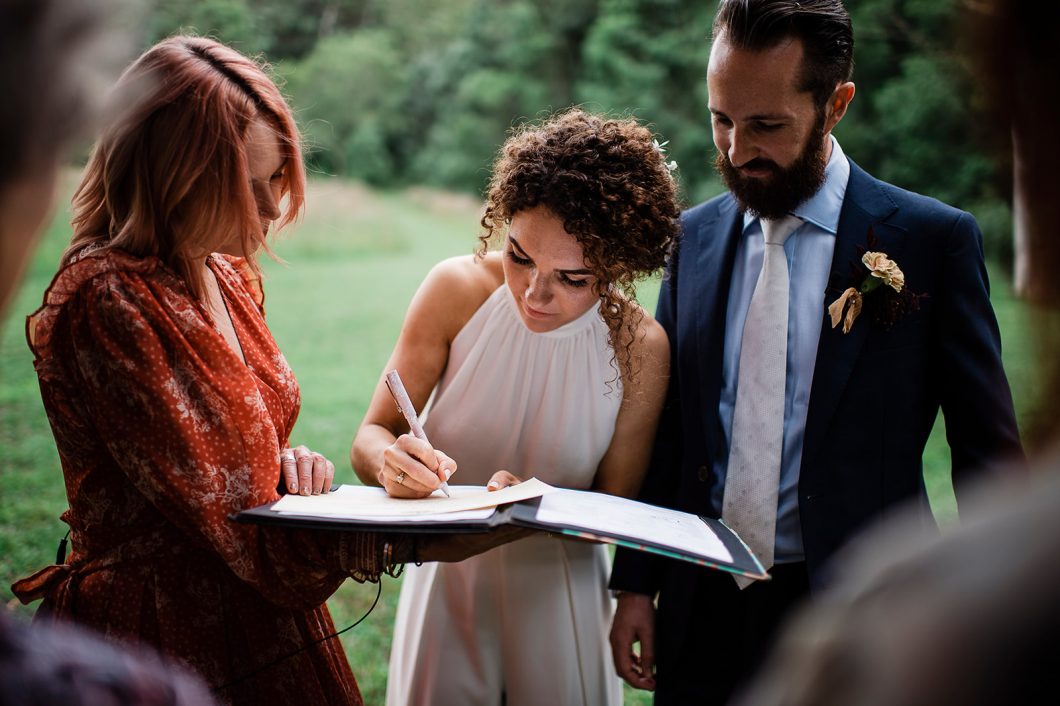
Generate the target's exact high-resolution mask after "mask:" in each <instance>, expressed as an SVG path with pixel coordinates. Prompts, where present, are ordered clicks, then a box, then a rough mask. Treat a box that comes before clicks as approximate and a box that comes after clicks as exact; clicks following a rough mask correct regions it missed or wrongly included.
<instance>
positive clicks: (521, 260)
mask: <svg viewBox="0 0 1060 706" xmlns="http://www.w3.org/2000/svg"><path fill="white" fill-rule="evenodd" d="M507 255H508V259H509V260H511V261H512V262H514V263H515V264H516V265H522V266H524V267H525V266H526V265H531V264H533V261H532V260H531V259H530V258H528V257H519V256H518V255H516V254H515V251H514V250H512V249H511V248H508V250H507Z"/></svg>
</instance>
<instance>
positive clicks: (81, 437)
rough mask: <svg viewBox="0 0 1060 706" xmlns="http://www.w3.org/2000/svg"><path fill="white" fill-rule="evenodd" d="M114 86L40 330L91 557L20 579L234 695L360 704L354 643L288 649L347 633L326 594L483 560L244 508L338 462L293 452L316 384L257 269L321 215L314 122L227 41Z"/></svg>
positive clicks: (55, 427)
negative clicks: (399, 573)
mask: <svg viewBox="0 0 1060 706" xmlns="http://www.w3.org/2000/svg"><path fill="white" fill-rule="evenodd" d="M117 96H118V100H119V101H120V103H119V104H120V105H122V106H123V107H122V111H121V115H120V116H119V117H118V118H117V119H115V120H114V121H113V123H112V124H111V125H110V126H109V127H108V128H107V129H106V130H105V131H104V133H103V135H102V137H101V139H100V141H99V144H98V145H97V147H96V150H95V152H94V154H93V156H92V158H91V161H90V162H89V164H88V166H87V168H86V170H85V175H84V179H83V181H82V183H81V186H80V188H79V189H78V191H77V193H76V195H75V198H74V237H73V241H72V243H71V246H70V248H69V249H68V250H67V252H66V254H65V256H64V258H63V262H62V266H61V268H60V270H59V272H58V274H57V275H56V276H55V279H54V281H53V282H52V285H51V287H50V288H49V289H48V291H47V293H46V294H45V300H44V305H43V306H42V307H41V309H40V310H39V311H37V312H36V313H35V314H34V315H33V316H31V317H30V318H29V321H28V325H27V334H28V338H29V344H30V347H31V348H32V349H33V352H34V354H35V366H36V370H37V375H38V377H39V379H40V388H41V395H42V397H43V400H44V406H45V409H46V410H47V413H48V417H49V420H50V422H51V426H52V431H53V433H54V436H55V441H56V445H57V446H58V450H59V456H60V459H61V462H62V467H63V473H64V475H65V479H66V492H67V498H68V500H69V510H68V511H67V512H66V513H64V515H63V519H64V520H65V521H66V522H67V523H68V524H69V526H70V530H71V538H72V545H73V553H72V554H71V556H70V557H69V560H68V563H65V564H61V565H55V566H49V567H47V568H45V569H43V570H41V571H39V572H37V573H36V574H34V575H33V576H30V577H28V578H25V579H22V580H21V581H19V582H18V583H16V584H15V586H14V587H13V590H14V592H15V593H16V595H17V596H18V597H19V598H20V599H21V600H23V601H24V602H29V601H32V600H35V599H38V598H43V599H44V602H43V604H42V607H41V614H47V615H52V616H57V617H60V618H64V619H71V620H74V621H77V622H79V623H81V624H84V625H88V626H90V627H93V628H95V629H97V630H100V631H102V632H103V633H105V634H106V635H108V636H110V637H112V638H115V639H122V640H129V641H143V642H147V643H150V644H152V645H155V646H157V647H158V648H160V649H161V650H162V651H163V652H166V653H168V654H170V655H173V656H176V657H178V658H180V659H181V660H183V661H184V662H185V663H186V664H187V665H189V666H190V667H192V668H193V669H195V670H196V671H198V672H199V673H200V674H201V675H202V676H203V677H204V678H205V679H206V680H207V682H208V683H209V684H210V685H211V687H212V688H213V689H215V691H216V694H217V696H218V697H219V698H220V699H222V700H225V701H229V702H232V703H248V704H249V703H254V704H265V703H277V704H279V703H284V704H286V703H306V704H310V703H312V704H325V703H326V704H360V703H361V697H360V694H359V692H358V689H357V684H356V681H355V680H354V677H353V674H352V673H351V671H350V668H349V665H348V663H347V661H346V658H345V655H344V654H343V652H342V647H341V645H340V643H339V641H338V640H337V639H326V640H323V641H322V642H321V643H320V644H318V645H313V646H309V647H307V648H306V649H304V650H303V651H301V652H298V653H297V654H295V655H294V656H290V657H287V658H285V659H281V658H283V657H284V656H285V655H289V654H290V653H292V652H295V651H296V650H298V649H299V648H302V647H305V646H307V645H310V643H313V642H315V641H316V640H318V639H321V638H324V637H325V636H328V635H330V634H331V633H333V632H334V625H333V624H332V621H331V618H330V616H329V614H328V611H327V609H326V608H325V607H324V605H323V603H324V601H325V600H326V599H327V598H328V596H330V595H331V594H332V593H333V592H334V591H335V590H336V589H337V588H338V586H339V585H340V584H341V583H342V582H343V581H344V580H345V579H346V578H347V577H349V576H352V577H353V578H355V579H356V580H358V581H364V580H370V581H375V580H378V578H379V576H380V574H381V573H383V572H387V571H392V570H393V569H394V567H396V566H397V565H398V564H399V563H400V562H403V561H407V560H410V559H414V558H419V559H428V560H429V559H439V560H446V559H459V558H462V557H463V556H467V555H468V554H469V553H472V552H473V551H475V550H476V549H475V548H473V547H471V546H469V545H468V544H467V543H466V542H464V541H462V540H454V541H446V540H444V539H443V540H439V541H437V542H435V541H434V540H431V542H432V543H431V544H426V543H423V542H421V544H420V547H419V554H418V556H415V555H414V554H415V549H416V548H415V547H414V546H413V545H412V543H411V542H410V541H409V540H407V539H403V538H400V537H390V536H386V535H376V534H353V533H351V534H345V533H314V532H297V531H288V530H276V529H265V528H261V527H257V526H250V525H243V524H236V523H234V522H231V521H230V520H228V519H227V518H228V516H229V515H230V514H231V513H233V512H237V511H239V510H242V509H245V508H248V507H252V506H256V505H260V504H262V503H266V502H269V501H272V500H275V499H277V498H278V494H277V489H278V487H284V489H285V490H287V491H289V492H300V493H303V494H305V493H311V492H321V491H326V490H327V489H328V488H329V486H330V485H331V478H332V474H333V473H334V467H333V466H332V465H331V463H330V462H329V461H327V460H326V459H324V458H323V457H322V456H320V455H319V454H314V453H312V452H310V451H308V450H307V449H305V448H304V447H297V448H295V449H291V448H290V446H289V444H290V442H289V436H290V434H291V429H292V427H293V426H294V422H295V419H296V417H297V416H298V409H299V391H298V384H297V382H296V381H295V378H294V375H293V374H292V372H291V370H290V368H289V367H288V366H287V362H286V361H285V360H284V357H283V354H282V353H281V352H280V351H279V349H278V348H277V347H276V343H275V342H274V341H273V338H272V336H271V334H270V333H269V330H268V328H267V327H266V325H265V319H264V310H263V301H264V297H263V293H262V289H261V283H260V279H259V276H258V267H257V265H256V262H255V254H256V253H257V252H258V251H259V250H260V249H261V248H262V247H263V245H264V240H265V236H266V234H267V232H268V230H269V227H270V225H271V224H272V222H273V221H275V220H279V223H280V225H281V226H282V225H284V224H287V223H289V222H290V221H292V220H293V219H294V218H296V217H297V215H298V213H299V211H300V209H301V206H302V197H303V191H304V185H305V176H304V171H303V166H302V162H301V157H300V152H299V141H298V134H297V130H296V128H295V124H294V120H293V118H292V115H291V111H290V109H289V108H288V106H287V105H286V103H285V102H284V100H283V98H282V96H281V95H280V93H279V91H278V90H277V88H276V87H275V85H274V84H273V83H272V82H271V81H270V80H269V78H268V77H267V76H266V75H265V73H263V71H262V69H261V68H260V67H259V66H258V65H257V64H256V63H254V62H253V61H251V60H249V59H247V58H246V57H244V56H242V55H241V54H239V53H237V52H235V51H233V50H231V49H229V48H226V47H224V46H223V45H220V44H218V43H217V42H214V41H211V40H207V39H200V38H189V37H175V38H171V39H167V40H165V41H163V42H161V43H159V44H158V45H156V46H155V47H153V48H152V49H150V50H148V51H147V52H146V53H145V54H144V55H143V56H142V57H140V59H138V60H137V61H136V62H135V63H134V64H133V65H132V66H131V67H130V68H129V69H128V70H127V71H126V73H125V75H124V76H123V77H122V80H121V81H120V82H119V85H118V91H117ZM283 199H286V201H285V203H284V204H283V206H284V208H282V209H281V200H283ZM500 539H503V538H498V537H494V539H493V540H490V541H492V543H497V541H499V540H500ZM454 542H455V543H454ZM485 548H486V547H485V546H483V547H481V549H485ZM275 660H280V661H279V662H277V663H276V664H274V665H272V666H267V667H266V665H270V663H272V662H274V661H275ZM262 667H265V668H264V669H262V670H261V671H260V672H258V671H256V670H259V669H261V668H262ZM252 673H253V676H251V677H250V678H244V676H245V675H249V674H252Z"/></svg>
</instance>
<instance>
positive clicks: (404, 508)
mask: <svg viewBox="0 0 1060 706" xmlns="http://www.w3.org/2000/svg"><path fill="white" fill-rule="evenodd" d="M449 490H450V492H451V493H452V497H451V498H447V497H445V495H444V494H443V493H442V491H440V490H436V491H434V493H433V494H431V495H429V496H428V497H426V498H420V499H418V500H403V499H401V498H392V497H390V496H389V495H387V494H386V491H385V490H383V489H382V488H367V487H364V486H360V485H343V486H341V487H340V488H338V489H336V490H335V491H333V492H331V493H328V494H327V495H285V496H283V497H282V498H280V500H279V501H277V502H276V503H275V504H274V505H273V506H272V510H273V512H277V513H280V514H288V515H309V516H319V517H342V518H346V519H375V520H377V521H379V522H383V521H386V520H402V519H409V518H416V517H422V516H424V515H439V514H443V513H444V514H445V515H446V517H445V518H438V519H448V520H452V519H463V517H462V516H456V515H452V513H456V512H465V511H468V510H483V509H484V510H485V513H484V514H482V515H481V517H489V515H490V514H491V513H492V512H493V509H494V508H496V507H497V506H498V505H502V504H504V503H511V502H516V501H517V500H527V499H529V498H536V497H538V496H540V495H544V494H545V493H549V492H551V491H552V490H554V488H553V487H552V486H550V485H548V484H547V483H542V482H541V481H539V480H537V479H536V478H531V479H530V480H527V481H524V482H522V483H519V484H518V485H513V486H510V487H508V488H502V489H501V490H495V491H493V492H490V491H488V490H486V488H485V486H481V485H454V486H450V487H449ZM472 517H479V516H478V515H475V516H472Z"/></svg>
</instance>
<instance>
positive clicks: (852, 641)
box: [735, 0, 1060, 706]
mask: <svg viewBox="0 0 1060 706" xmlns="http://www.w3.org/2000/svg"><path fill="white" fill-rule="evenodd" d="M964 9H965V10H966V11H967V12H969V13H970V18H971V20H972V22H973V23H974V24H973V27H974V30H973V32H972V33H971V34H970V35H969V36H970V37H971V38H972V40H973V48H974V52H975V57H976V59H978V64H977V68H978V71H979V74H980V75H981V76H982V77H984V78H985V83H986V84H987V85H988V86H989V87H990V89H991V98H992V102H991V107H992V110H993V112H994V120H995V127H996V128H997V130H996V134H999V135H1002V136H1005V137H1007V136H1008V135H1011V136H1012V145H1011V146H1012V147H1013V148H1014V154H1015V162H1016V169H1017V172H1018V175H1017V180H1016V183H1017V185H1018V189H1019V190H1020V193H1018V194H1017V198H1020V199H1021V200H1022V202H1023V204H1024V205H1025V208H1026V214H1025V216H1026V224H1027V230H1026V232H1025V240H1024V242H1023V244H1024V246H1025V247H1026V250H1025V252H1023V253H1022V255H1023V256H1024V257H1025V261H1026V265H1027V267H1028V268H1029V269H1028V273H1027V274H1028V280H1027V282H1026V285H1027V286H1026V288H1025V292H1026V294H1027V295H1028V298H1029V299H1030V302H1031V304H1032V305H1033V306H1034V307H1035V309H1034V311H1033V312H1032V318H1031V321H1032V322H1033V323H1035V324H1036V326H1035V327H1034V335H1035V336H1036V337H1037V339H1038V341H1039V343H1040V344H1041V346H1040V352H1039V354H1040V356H1041V358H1040V367H1039V370H1040V374H1041V376H1040V377H1041V383H1040V387H1039V391H1038V395H1039V398H1038V407H1039V408H1038V410H1037V415H1036V421H1035V424H1036V428H1034V429H1033V430H1032V434H1031V437H1032V440H1033V441H1032V449H1031V453H1030V461H1031V470H1032V475H1031V482H1030V483H1029V485H1028V486H1027V487H1020V488H1011V487H998V486H997V485H996V484H994V483H986V484H984V485H983V486H982V487H979V488H978V489H977V496H978V501H979V502H978V503H975V504H973V506H972V507H973V510H974V511H973V512H972V513H965V512H962V523H961V526H960V527H959V528H956V529H954V530H952V531H949V532H947V533H945V534H944V535H943V536H941V537H925V536H923V534H922V533H921V532H919V531H918V528H917V525H916V523H915V521H914V520H912V519H911V518H910V517H909V516H908V515H903V516H901V517H899V518H896V519H895V520H893V521H892V522H890V523H888V524H887V525H886V526H885V527H882V528H880V529H879V530H878V531H876V532H874V533H872V534H871V535H870V536H867V537H865V538H864V539H862V540H860V541H859V542H857V543H856V544H855V545H852V546H851V547H850V548H849V549H848V551H846V552H844V553H843V555H842V557H841V558H840V561H838V562H837V568H838V569H839V570H840V573H841V576H840V580H839V581H837V583H836V585H835V586H834V588H833V589H832V590H830V591H828V592H827V593H826V594H824V595H822V596H821V597H820V598H819V599H818V600H817V601H815V602H814V603H813V604H810V605H808V606H807V607H806V608H804V609H803V610H802V611H801V612H800V613H799V614H798V615H797V616H796V617H795V619H794V620H792V621H791V623H790V624H789V625H788V626H787V627H786V629H785V630H784V632H783V635H782V636H781V637H780V639H779V640H778V643H777V649H776V650H775V652H774V653H773V654H772V656H771V657H770V659H769V660H768V662H767V663H766V666H765V668H764V669H763V671H762V672H761V674H760V675H759V676H758V678H757V679H756V680H755V681H754V683H753V684H752V686H751V687H750V688H749V689H748V690H747V691H746V692H745V693H743V694H742V695H741V697H740V698H738V699H737V700H736V702H735V703H737V704H740V706H937V705H938V704H945V705H946V706H1008V705H1009V704H1011V705H1012V706H1022V705H1024V704H1033V703H1047V702H1052V700H1053V699H1054V698H1055V690H1056V685H1055V680H1056V674H1057V673H1058V672H1060V646H1058V643H1057V634H1058V633H1060V561H1058V559H1060V449H1058V447H1057V442H1058V441H1060V422H1058V420H1060V325H1058V323H1060V278H1058V277H1057V276H1056V262H1057V261H1058V260H1060V238H1058V237H1057V233H1056V224H1057V223H1060V198H1057V197H1058V195H1060V177H1058V175H1057V172H1056V164H1057V162H1058V161H1060V131H1058V130H1057V126H1058V125H1060V99H1058V98H1057V95H1056V92H1055V91H1051V90H1043V88H1045V87H1053V86H1057V85H1060V62H1058V60H1057V57H1056V48H1057V46H1058V43H1060V29H1058V28H1060V5H1057V4H1056V3H1041V2H1037V1H1036V0H985V1H983V2H974V3H973V2H969V3H967V5H966V7H965V8H964Z"/></svg>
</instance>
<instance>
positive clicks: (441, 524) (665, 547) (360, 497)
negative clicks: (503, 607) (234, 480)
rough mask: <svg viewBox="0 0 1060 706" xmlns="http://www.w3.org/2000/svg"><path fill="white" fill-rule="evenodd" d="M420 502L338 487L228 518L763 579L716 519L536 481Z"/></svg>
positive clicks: (457, 489)
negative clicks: (487, 535)
mask: <svg viewBox="0 0 1060 706" xmlns="http://www.w3.org/2000/svg"><path fill="white" fill-rule="evenodd" d="M450 491H451V497H448V498H447V497H445V495H443V494H442V493H440V492H437V491H436V492H435V493H434V494H433V495H430V496H428V497H426V498H421V499H419V500H401V499H397V498H391V497H390V496H388V495H387V494H386V491H385V490H383V489H382V488H367V487H364V486H358V485H340V486H337V487H336V488H334V489H333V490H332V492H330V493H327V494H325V495H309V496H302V495H286V496H284V497H283V498H281V499H280V500H278V501H276V502H274V503H270V504H268V505H263V506H261V507H257V508H254V509H252V510H245V511H243V512H240V513H238V514H236V515H235V516H234V518H235V519H236V520H238V521H240V522H252V523H258V524H265V525H279V526H287V527H302V528H318V529H335V530H365V531H380V532H488V531H489V530H491V529H493V528H495V527H499V526H501V525H505V524H511V525H518V526H521V527H528V528H531V529H537V530H543V531H546V532H552V533H556V534H560V535H567V536H572V537H578V538H581V539H587V540H591V541H596V542H604V543H607V544H616V545H620V546H623V547H629V548H632V549H636V550H638V551H645V552H653V553H656V554H662V555H664V556H668V557H671V558H674V559H680V560H683V561H690V562H693V563H696V564H700V565H702V566H707V567H710V568H715V569H720V570H722V571H729V572H732V573H735V574H741V575H743V576H748V577H750V578H757V579H764V578H767V574H766V572H765V570H764V569H763V568H762V565H761V564H760V563H759V562H758V560H757V559H756V558H755V556H754V554H752V553H751V551H750V550H749V549H748V548H747V546H746V545H745V544H744V543H743V541H742V540H741V539H740V538H739V537H738V536H737V535H736V533H735V532H733V531H732V530H731V529H729V528H728V527H727V526H726V525H725V524H724V523H723V522H721V521H720V520H716V519H712V518H704V517H699V516H697V515H693V514H690V513H687V512H679V511H677V510H670V509H667V508H662V507H657V506H654V505H648V504H647V503H641V502H637V501H636V500H629V499H627V498H619V497H616V496H614V495H606V494H604V493H595V492H591V491H586V490H568V489H565V488H554V487H552V486H550V485H548V484H546V483H543V482H541V481H539V480H537V479H535V478H531V479H530V480H528V481H524V482H523V483H519V484H518V485H513V486H510V487H508V488H503V489H501V490H497V491H493V492H489V491H487V490H486V489H485V488H484V487H482V486H451V488H450Z"/></svg>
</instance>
